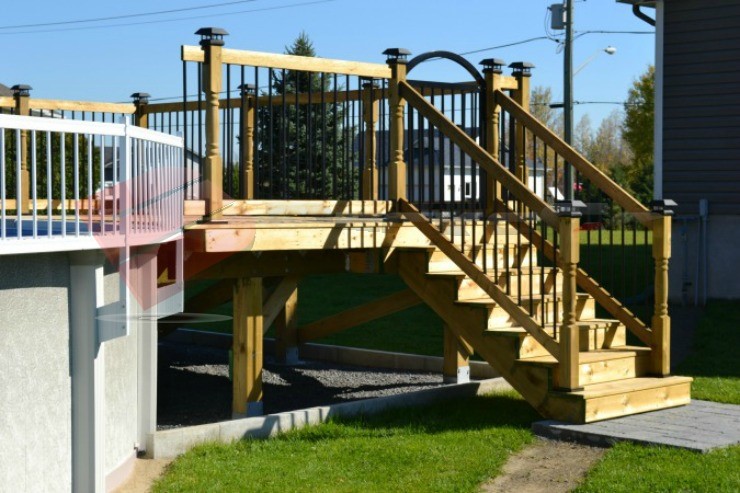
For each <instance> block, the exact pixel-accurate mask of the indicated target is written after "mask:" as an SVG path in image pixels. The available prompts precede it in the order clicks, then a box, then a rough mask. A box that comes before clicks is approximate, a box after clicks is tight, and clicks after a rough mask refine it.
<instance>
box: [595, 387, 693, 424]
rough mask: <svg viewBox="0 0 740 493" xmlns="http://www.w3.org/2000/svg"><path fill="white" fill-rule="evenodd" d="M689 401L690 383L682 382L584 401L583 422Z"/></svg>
mask: <svg viewBox="0 0 740 493" xmlns="http://www.w3.org/2000/svg"><path fill="white" fill-rule="evenodd" d="M689 402H691V384H690V383H682V384H678V385H670V386H665V387H659V388H655V389H645V390H637V391H634V392H630V393H627V394H618V395H611V396H606V397H596V398H593V399H587V400H586V401H585V413H584V414H585V420H584V421H585V422H586V423H591V422H593V421H601V420H604V419H610V418H616V417H619V416H627V415H629V414H637V413H644V412H648V411H655V410H658V409H665V408H669V407H676V406H683V405H685V404H688V403H689Z"/></svg>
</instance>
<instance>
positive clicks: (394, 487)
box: [153, 394, 537, 493]
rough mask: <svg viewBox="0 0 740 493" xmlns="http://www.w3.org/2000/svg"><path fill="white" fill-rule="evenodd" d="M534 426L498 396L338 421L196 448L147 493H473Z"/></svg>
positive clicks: (510, 398)
mask: <svg viewBox="0 0 740 493" xmlns="http://www.w3.org/2000/svg"><path fill="white" fill-rule="evenodd" d="M536 418H537V415H536V413H535V412H534V411H533V410H532V408H530V407H529V405H527V403H526V402H524V401H523V400H521V398H519V397H518V396H515V395H511V394H496V395H490V396H483V397H475V398H469V399H461V400H456V401H444V402H440V403H437V404H436V405H432V406H428V407H424V408H409V409H399V410H393V411H388V412H384V413H382V414H378V415H375V416H370V417H365V418H356V419H341V420H340V419H338V420H334V421H332V422H329V423H326V424H322V425H318V426H314V427H310V428H305V429H302V430H297V431H293V432H290V433H287V434H285V435H282V436H280V437H278V438H275V439H272V440H262V441H258V440H244V441H240V442H235V443H233V444H230V445H222V444H208V445H203V446H200V447H197V448H195V449H193V450H191V451H190V452H188V453H187V454H185V455H183V456H181V457H180V458H178V459H177V460H176V461H175V462H174V463H173V464H172V466H171V467H170V468H169V469H168V471H167V473H166V474H165V476H163V477H162V478H161V479H160V480H159V481H158V482H157V483H156V484H155V487H154V489H153V491H155V492H159V493H162V492H172V491H177V492H190V491H192V492H203V491H259V492H280V493H282V492H285V491H322V492H343V491H347V492H350V491H352V492H354V491H364V492H383V493H385V492H389V491H414V492H416V491H420V492H426V491H429V492H433V491H438V492H463V491H470V492H472V491H476V490H477V489H478V487H479V484H480V483H482V482H483V481H485V480H487V479H488V478H490V477H491V476H494V475H496V473H497V472H498V471H499V470H500V468H501V467H502V465H503V464H504V462H505V461H506V459H507V458H508V457H509V455H511V454H512V453H515V452H517V451H518V450H519V449H521V448H522V447H523V446H524V445H526V444H527V443H529V442H531V441H532V440H533V436H532V434H531V432H530V431H529V426H530V423H531V421H532V420H534V419H536Z"/></svg>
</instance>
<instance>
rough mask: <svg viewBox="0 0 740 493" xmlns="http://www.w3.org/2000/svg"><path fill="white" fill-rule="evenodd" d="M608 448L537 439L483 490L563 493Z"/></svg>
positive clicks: (490, 491)
mask: <svg viewBox="0 0 740 493" xmlns="http://www.w3.org/2000/svg"><path fill="white" fill-rule="evenodd" d="M604 452H605V450H604V449H600V448H593V447H586V446H583V445H577V444H573V443H567V442H556V441H552V440H541V439H539V440H537V441H536V442H535V443H534V444H532V445H530V446H529V447H527V448H525V449H524V450H522V451H521V452H519V453H518V454H516V455H514V456H512V457H510V458H509V460H508V461H507V462H506V464H504V469H503V472H502V473H501V475H500V476H498V477H496V478H494V479H492V480H491V481H489V482H487V483H484V484H483V485H482V486H481V492H483V493H498V492H511V491H516V492H517V493H540V492H542V493H564V492H567V491H571V490H573V489H574V488H575V487H576V486H578V484H579V483H580V482H581V481H582V480H583V477H584V476H585V475H586V472H588V470H589V469H591V467H593V466H594V465H595V464H596V462H597V461H598V460H599V459H601V457H602V456H603V455H604Z"/></svg>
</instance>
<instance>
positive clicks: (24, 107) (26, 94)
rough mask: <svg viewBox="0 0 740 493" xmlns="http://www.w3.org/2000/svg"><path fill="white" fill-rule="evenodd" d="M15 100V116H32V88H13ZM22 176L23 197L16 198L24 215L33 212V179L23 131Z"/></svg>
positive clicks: (16, 86) (26, 132)
mask: <svg viewBox="0 0 740 493" xmlns="http://www.w3.org/2000/svg"><path fill="white" fill-rule="evenodd" d="M11 89H12V91H13V98H14V99H15V114H16V115H21V116H28V115H30V114H31V110H30V108H29V104H28V100H29V99H30V97H31V89H33V88H32V87H31V86H29V85H26V84H16V85H14V86H13V87H12V88H11ZM20 155H21V175H20V176H19V177H18V180H19V181H20V185H21V196H20V197H16V199H17V202H16V204H20V210H21V213H23V214H28V213H29V212H30V211H31V200H30V199H31V177H30V173H29V171H28V131H27V130H21V148H20Z"/></svg>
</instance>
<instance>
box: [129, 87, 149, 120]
mask: <svg viewBox="0 0 740 493" xmlns="http://www.w3.org/2000/svg"><path fill="white" fill-rule="evenodd" d="M149 97H150V95H149V93H146V92H135V93H133V94H132V95H131V98H133V100H134V106H135V107H136V111H135V112H134V125H136V126H137V127H141V128H149V111H148V108H147V107H148V106H149Z"/></svg>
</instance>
